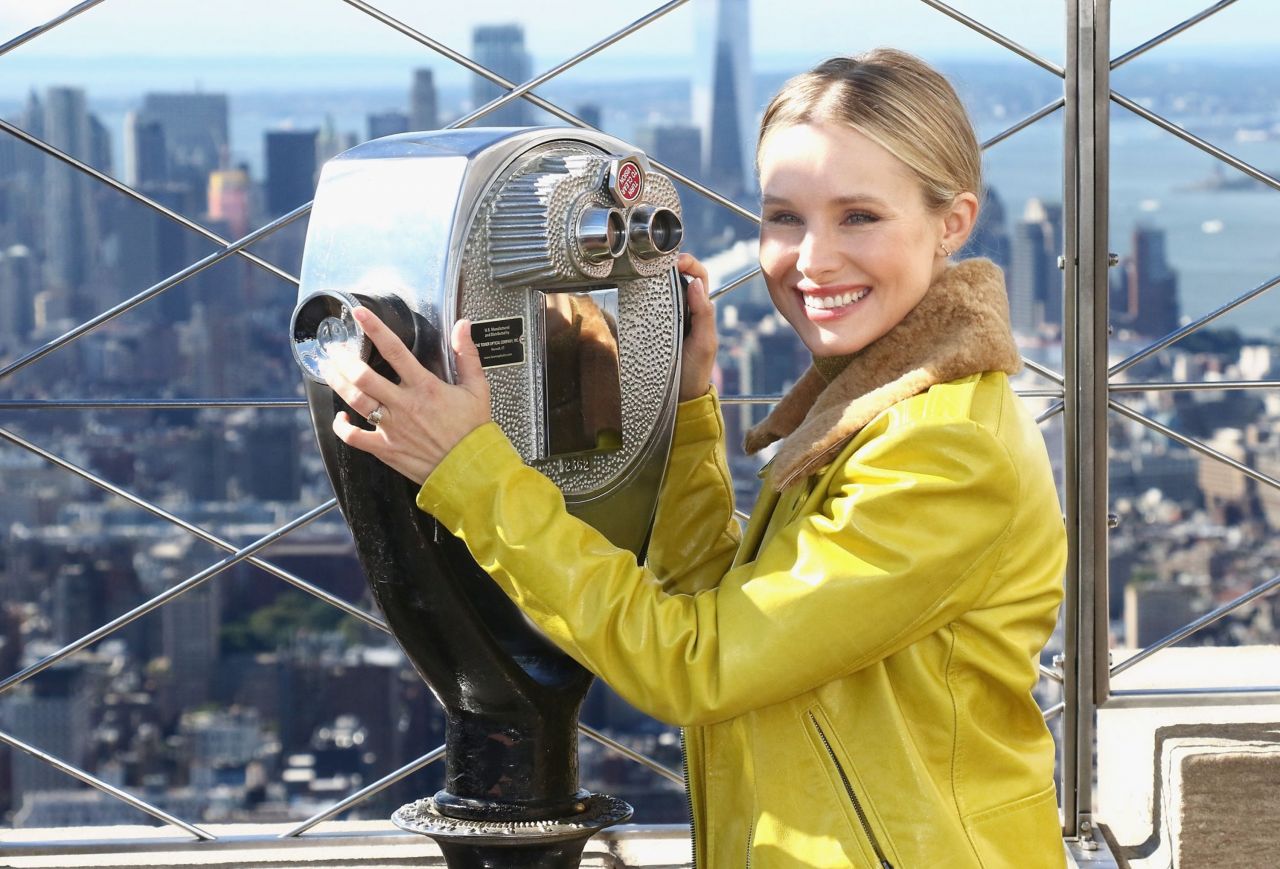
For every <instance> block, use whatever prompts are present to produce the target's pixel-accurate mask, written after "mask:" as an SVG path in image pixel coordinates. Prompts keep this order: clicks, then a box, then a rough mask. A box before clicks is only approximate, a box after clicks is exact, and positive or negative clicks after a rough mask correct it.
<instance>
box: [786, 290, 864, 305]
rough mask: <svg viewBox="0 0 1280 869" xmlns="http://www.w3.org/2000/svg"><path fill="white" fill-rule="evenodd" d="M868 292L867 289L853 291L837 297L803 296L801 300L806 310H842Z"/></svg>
mask: <svg viewBox="0 0 1280 869" xmlns="http://www.w3.org/2000/svg"><path fill="white" fill-rule="evenodd" d="M869 292H871V289H870V288H869V287H868V288H865V289H861V290H855V291H853V292H848V293H843V294H841V295H839V296H809V295H805V296H803V297H802V298H803V299H804V304H805V307H808V308H824V309H825V308H843V307H844V306H845V305H852V304H853V303H854V302H856V301H858V300H859V299H861V298H862V297H863V296H865V295H866V294H867V293H869Z"/></svg>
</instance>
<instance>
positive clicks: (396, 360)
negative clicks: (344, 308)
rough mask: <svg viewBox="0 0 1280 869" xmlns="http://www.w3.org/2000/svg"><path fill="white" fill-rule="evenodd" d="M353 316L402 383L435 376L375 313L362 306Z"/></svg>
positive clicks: (416, 381) (353, 312) (354, 310)
mask: <svg viewBox="0 0 1280 869" xmlns="http://www.w3.org/2000/svg"><path fill="white" fill-rule="evenodd" d="M351 316H353V317H355V318H356V322H357V323H359V324H360V328H362V329H364V333H365V334H366V335H368V336H369V340H370V341H372V342H373V346H374V347H376V348H378V352H379V353H381V354H382V358H383V359H385V360H387V364H388V365H390V366H391V368H392V369H393V370H394V371H395V372H396V374H398V375H400V382H402V383H419V382H421V381H422V380H423V379H424V376H425V377H432V376H433V375H432V374H431V372H429V371H427V369H426V368H424V367H423V366H422V363H420V362H419V361H418V359H417V357H415V356H414V355H413V351H412V350H410V349H409V348H408V347H407V346H405V343H404V342H403V341H401V340H400V336H399V335H397V334H396V333H395V332H392V331H391V328H390V327H389V326H387V324H386V323H384V322H382V320H381V319H379V318H378V315H377V314H375V313H373V311H371V310H369V309H368V308H366V307H364V306H363V305H362V306H360V307H358V308H355V309H353V310H352V311H351ZM375 374H376V372H375Z"/></svg>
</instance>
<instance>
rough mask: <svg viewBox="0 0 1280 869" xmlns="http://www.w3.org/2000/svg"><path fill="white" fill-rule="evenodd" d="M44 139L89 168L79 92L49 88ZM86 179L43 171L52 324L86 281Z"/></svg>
mask: <svg viewBox="0 0 1280 869" xmlns="http://www.w3.org/2000/svg"><path fill="white" fill-rule="evenodd" d="M44 134H45V140H46V141H47V142H48V143H49V144H51V145H53V146H54V147H55V148H58V149H59V150H61V151H64V152H65V153H67V154H70V155H71V156H72V157H75V158H77V159H79V160H83V161H84V162H86V163H90V162H91V161H92V160H93V159H94V155H93V153H92V152H93V145H94V142H93V133H92V128H91V125H90V123H89V111H88V108H87V106H86V103H85V93H84V91H83V90H81V89H79V88H63V87H56V88H49V91H48V93H47V94H46V95H45V101H44ZM90 183H91V182H90V179H88V178H87V177H86V176H85V175H83V174H82V173H81V172H79V171H77V170H76V169H73V168H71V167H70V166H66V165H63V164H61V163H59V164H57V165H50V166H47V167H45V175H44V198H45V201H44V209H43V211H44V224H45V233H44V236H45V251H44V254H45V281H46V283H47V284H49V289H50V290H51V291H52V292H53V293H54V295H53V296H52V297H51V302H52V303H53V308H54V310H52V311H51V312H50V317H51V318H52V319H61V318H63V317H67V316H72V315H73V314H75V313H82V312H78V311H75V310H74V309H75V308H77V307H78V306H77V305H76V304H74V303H73V301H72V295H73V293H77V292H78V291H79V290H80V289H81V288H82V287H83V286H84V284H85V282H86V279H87V278H88V276H89V271H90V267H91V266H90V262H91V252H92V240H93V237H94V232H93V224H94V222H95V221H94V219H93V217H94V215H93V206H92V197H91V193H90V188H89V184H90Z"/></svg>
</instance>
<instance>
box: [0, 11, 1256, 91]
mask: <svg viewBox="0 0 1280 869" xmlns="http://www.w3.org/2000/svg"><path fill="white" fill-rule="evenodd" d="M72 5H74V3H73V0H0V41H7V40H9V39H11V38H13V37H14V36H16V35H18V34H20V33H22V32H24V31H26V30H27V29H28V28H30V27H33V26H35V25H38V24H41V23H43V22H44V21H46V20H48V19H49V18H51V17H53V16H55V15H57V14H59V13H61V12H62V11H64V10H66V9H67V8H69V7H71V6H72ZM374 5H375V6H377V7H378V8H380V9H382V10H383V11H385V12H386V13H388V14H390V15H392V16H393V17H396V18H399V19H400V20H402V21H404V22H405V23H406V24H409V25H410V26H412V27H414V28H416V29H418V30H421V31H423V32H426V33H429V34H430V35H431V36H433V37H434V38H436V39H439V40H440V41H442V42H444V43H445V44H446V45H449V46H450V47H452V48H454V49H456V50H458V51H460V52H463V53H467V52H468V50H469V48H470V34H471V30H472V28H473V27H474V26H475V25H477V24H480V23H498V22H505V21H517V22H520V23H521V24H523V25H524V27H525V32H526V44H527V45H528V46H529V48H530V50H531V51H532V53H533V54H534V58H535V66H537V67H538V68H540V69H542V68H546V67H547V66H550V65H552V64H554V63H556V62H558V61H559V60H561V59H563V58H565V57H568V56H569V55H571V54H573V53H574V52H575V51H577V50H579V49H580V48H581V47H582V46H585V45H588V44H590V43H591V42H594V41H596V40H598V39H601V38H603V37H605V36H607V35H608V34H610V33H612V32H614V31H616V30H618V29H620V28H621V27H623V26H625V25H626V24H628V23H630V22H631V21H633V20H635V19H637V18H639V17H640V16H642V15H644V14H646V13H648V12H649V11H651V10H652V9H653V8H655V6H656V5H657V2H656V0H619V2H614V3H612V4H609V3H600V2H599V0H537V2H536V3H534V2H531V0H479V2H471V3H459V2H457V0H375V2H374ZM951 5H952V6H953V7H954V8H956V9H958V10H959V11H961V12H963V13H965V14H967V15H970V16H972V17H974V18H977V19H979V20H981V21H983V22H984V23H987V24H988V25H989V26H991V27H992V28H994V29H996V30H998V31H1000V32H1002V33H1005V34H1006V35H1008V36H1010V37H1011V38H1013V39H1015V40H1017V41H1018V42H1020V43H1022V44H1024V45H1026V46H1027V47H1028V48H1030V49H1032V50H1033V51H1036V52H1038V53H1041V54H1043V55H1044V56H1046V57H1048V58H1050V59H1053V60H1055V61H1061V59H1062V55H1063V51H1064V44H1065V40H1064V37H1063V30H1064V28H1065V12H1064V9H1065V0H953V2H952V4H951ZM1208 5H1211V4H1210V2H1209V0H1114V2H1113V6H1114V8H1113V9H1112V13H1111V18H1112V34H1113V41H1112V44H1113V46H1115V48H1116V51H1115V52H1114V53H1119V52H1120V51H1122V50H1125V49H1127V48H1129V47H1131V46H1132V45H1135V44H1138V43H1140V42H1142V41H1145V40H1146V39H1147V38H1149V37H1151V36H1153V35H1155V34H1157V33H1159V32H1161V31H1163V30H1165V29H1167V28H1168V27H1170V26H1172V25H1174V24H1176V23H1178V22H1180V21H1182V20H1183V19H1185V18H1187V17H1189V16H1191V15H1193V14H1195V13H1196V12H1199V11H1200V10H1202V9H1203V8H1205V7H1206V6H1208ZM709 6H710V0H689V2H688V3H687V4H685V5H684V6H681V7H679V8H676V9H675V10H673V11H671V12H670V13H668V14H667V15H666V16H665V17H664V18H663V19H662V20H661V21H660V22H658V23H657V24H655V25H653V26H651V27H649V28H646V29H645V30H644V31H642V32H641V33H638V34H635V35H633V36H630V37H628V38H627V39H626V40H624V41H623V42H622V43H619V44H618V45H616V46H613V47H611V48H610V49H609V52H610V55H611V56H612V57H614V58H617V59H619V61H620V62H621V63H620V67H621V68H626V69H627V74H628V75H629V74H631V71H630V67H629V66H628V64H632V63H634V64H638V65H642V64H643V63H644V62H646V61H648V62H650V63H652V62H654V61H659V62H665V63H667V64H669V65H682V64H688V63H692V62H694V60H695V59H694V58H693V57H692V55H693V52H694V50H695V39H694V33H695V27H694V26H693V25H694V21H695V17H696V16H697V15H698V14H699V11H700V10H705V9H707V8H708V7H709ZM534 8H536V9H537V10H538V14H536V15H534V14H530V9H534ZM751 17H752V34H751V44H752V52H753V57H754V58H755V59H756V66H757V68H758V69H759V68H767V67H768V66H769V65H770V64H771V63H774V64H778V65H786V64H787V63H789V62H790V61H791V60H793V59H798V60H801V61H803V60H805V59H808V58H809V57H812V56H815V55H827V54H832V53H839V52H846V53H847V52H852V51H857V50H859V49H861V48H870V47H873V46H875V45H880V44H892V45H897V46H899V47H902V48H906V49H908V50H911V51H915V52H917V53H919V54H922V55H924V56H926V57H929V58H934V59H936V58H945V57H975V56H977V57H984V56H988V55H990V56H992V57H993V58H999V57H1004V56H1006V55H1004V54H1003V53H1002V52H1003V50H1002V49H999V48H998V47H997V46H995V45H994V44H993V43H992V42H990V41H989V40H987V39H985V38H984V37H982V36H980V35H978V34H975V33H973V32H972V31H970V30H969V29H968V28H965V27H963V26H962V25H960V24H958V23H957V22H954V21H952V20H951V19H949V18H947V17H946V16H944V15H942V14H941V13H939V12H938V11H937V10H935V9H932V8H930V7H929V6H928V5H927V4H925V3H924V2H922V0H752V2H751ZM1278 40H1280V3H1276V2H1274V0H1261V2H1249V0H1244V2H1237V3H1235V4H1234V5H1232V6H1229V7H1228V8H1227V9H1225V10H1224V11H1222V12H1220V13H1218V14H1217V15H1214V16H1212V17H1211V18H1210V19H1208V20H1207V21H1206V22H1204V23H1202V24H1200V25H1197V26H1196V27H1194V28H1192V29H1191V30H1189V31H1188V32H1187V33H1184V34H1181V35H1179V36H1178V37H1177V39H1176V40H1175V41H1174V42H1171V43H1169V45H1167V46H1162V47H1161V48H1160V49H1159V51H1161V52H1197V51H1199V52H1205V51H1209V50H1213V49H1219V50H1220V49H1222V48H1223V47H1224V46H1231V48H1232V49H1233V51H1240V50H1244V51H1249V50H1261V49H1263V48H1265V47H1267V46H1274V45H1275V44H1277V41H1278ZM424 52H426V53H427V54H428V55H430V54H432V53H431V52H430V50H429V49H426V48H424V47H422V46H420V45H418V44H416V43H415V42H413V41H412V40H411V39H409V38H408V37H406V36H404V35H402V34H399V33H396V32H394V31H392V30H390V29H388V28H386V27H384V26H383V25H381V24H379V23H378V22H377V21H375V20H374V19H373V18H371V17H369V16H368V15H366V14H364V13H363V12H361V11H359V10H358V9H356V8H355V7H353V6H351V5H349V4H348V3H346V2H343V0H217V2H210V0H105V2H103V3H101V4H100V5H98V6H95V7H93V8H91V9H89V10H88V11H86V12H84V13H83V14H81V15H79V16H78V17H76V18H75V19H73V20H71V21H69V22H67V23H66V24H64V25H62V26H61V27H59V28H57V29H55V30H54V31H52V32H50V33H49V34H46V35H44V36H42V37H40V38H38V39H36V40H34V41H33V42H31V43H29V44H27V45H24V46H21V47H20V48H18V49H16V50H14V51H12V52H10V53H9V54H8V55H7V56H5V57H4V58H0V73H2V72H3V64H4V63H5V62H9V61H13V62H14V63H15V65H17V66H19V67H30V66H32V65H35V64H47V65H51V64H53V63H54V62H56V61H57V60H59V59H74V60H84V59H86V58H103V59H111V60H114V61H116V62H128V61H130V60H134V59H136V60H144V59H147V58H155V57H175V56H177V57H186V58H200V57H219V58H226V57H259V58H264V57H273V58H277V59H279V60H280V61H282V62H285V61H288V60H289V59H291V58H299V57H318V56H320V57H328V58H331V59H333V60H334V61H340V60H341V59H342V58H353V59H354V58H362V57H375V56H377V57H389V56H411V55H422V54H423V53H424ZM338 67H339V68H337V69H335V71H334V72H335V75H339V74H340V63H339V64H338Z"/></svg>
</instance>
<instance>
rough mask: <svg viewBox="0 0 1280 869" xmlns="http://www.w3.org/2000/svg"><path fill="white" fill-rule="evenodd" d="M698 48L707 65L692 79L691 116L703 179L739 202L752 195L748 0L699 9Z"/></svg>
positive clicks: (713, 2)
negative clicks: (700, 151)
mask: <svg viewBox="0 0 1280 869" xmlns="http://www.w3.org/2000/svg"><path fill="white" fill-rule="evenodd" d="M699 9H700V12H699V16H698V46H699V48H700V51H701V53H702V54H703V56H704V57H706V58H709V59H710V64H709V65H708V64H706V63H704V64H703V65H702V66H701V67H700V68H699V69H698V70H697V71H696V72H695V74H694V81H693V112H694V118H695V121H696V123H697V124H698V126H699V127H701V128H702V142H703V163H704V165H705V175H704V177H705V179H706V180H707V182H708V183H709V184H711V185H712V186H713V187H715V188H716V190H718V191H719V192H721V193H723V194H725V195H727V196H729V197H730V198H732V199H741V198H743V197H744V196H747V195H748V194H750V193H752V192H753V191H754V189H755V182H754V172H753V171H752V168H751V167H752V165H753V163H754V161H753V159H752V149H753V145H754V142H755V132H756V123H755V102H754V100H753V97H752V93H751V90H752V89H751V45H750V37H751V17H750V5H749V2H748V0H708V2H705V3H702V4H700V6H699Z"/></svg>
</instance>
